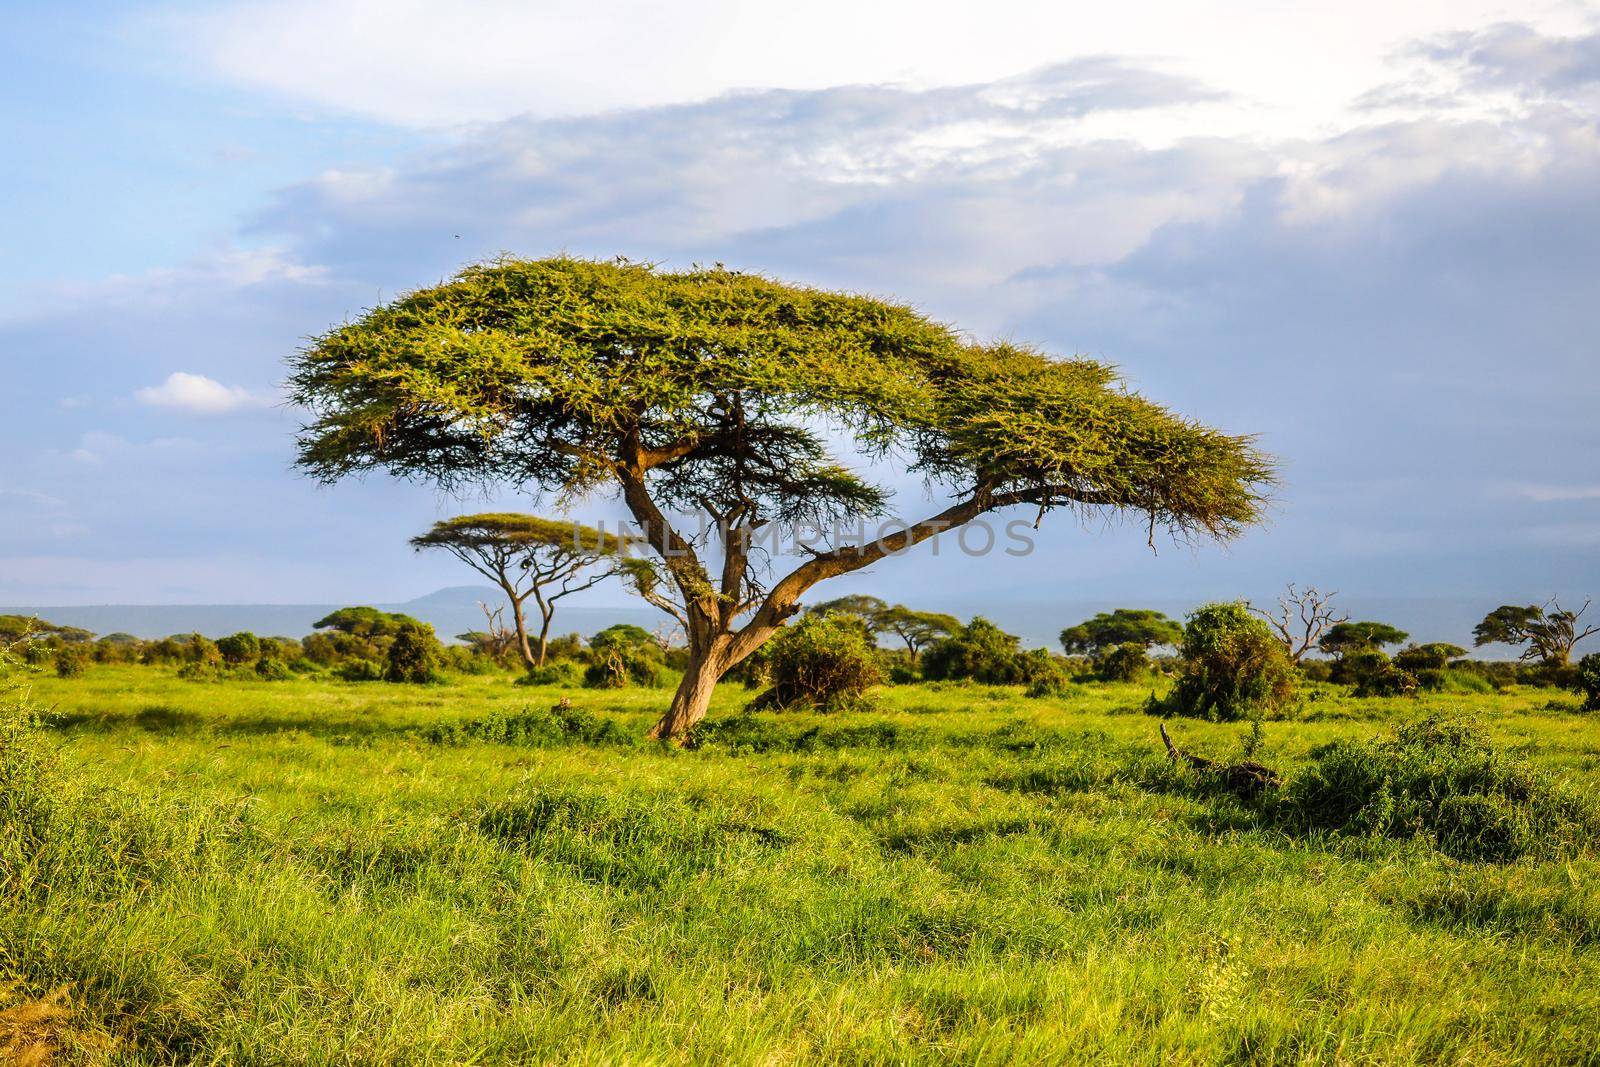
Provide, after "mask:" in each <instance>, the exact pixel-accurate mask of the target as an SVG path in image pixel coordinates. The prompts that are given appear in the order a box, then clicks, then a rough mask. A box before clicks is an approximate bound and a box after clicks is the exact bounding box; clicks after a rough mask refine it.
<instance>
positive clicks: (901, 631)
mask: <svg viewBox="0 0 1600 1067" xmlns="http://www.w3.org/2000/svg"><path fill="white" fill-rule="evenodd" d="M874 621H875V622H876V623H877V625H878V629H879V630H880V631H882V632H883V633H890V634H894V635H895V636H896V637H898V638H899V639H900V640H901V641H903V642H904V643H905V646H906V651H907V652H908V653H910V656H911V666H912V667H913V668H915V667H916V665H917V656H918V655H920V654H921V652H922V650H923V649H924V648H926V647H927V646H928V645H930V644H932V643H933V642H935V641H940V640H943V639H944V638H946V637H949V636H951V635H952V634H954V633H955V632H956V631H958V630H960V629H961V620H960V619H958V618H956V617H955V616H954V615H945V614H942V613H940V612H937V611H916V610H914V609H912V608H908V607H906V606H905V605H904V604H896V605H895V606H894V607H892V608H884V609H883V610H882V611H880V612H878V614H877V616H876V618H875V619H874Z"/></svg>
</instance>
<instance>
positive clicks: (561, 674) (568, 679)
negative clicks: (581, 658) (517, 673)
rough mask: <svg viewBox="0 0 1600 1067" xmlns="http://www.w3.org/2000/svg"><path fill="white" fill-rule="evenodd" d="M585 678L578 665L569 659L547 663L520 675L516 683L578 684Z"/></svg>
mask: <svg viewBox="0 0 1600 1067" xmlns="http://www.w3.org/2000/svg"><path fill="white" fill-rule="evenodd" d="M582 678H583V672H582V671H580V670H579V669H578V665H577V664H576V663H574V662H572V661H571V660H569V659H564V660H558V661H557V662H555V663H546V664H545V665H544V666H543V667H535V668H534V669H533V670H531V671H528V672H527V673H526V674H524V675H522V676H521V677H519V678H518V679H517V680H516V682H515V684H516V685H577V684H578V683H579V682H580V681H581V680H582Z"/></svg>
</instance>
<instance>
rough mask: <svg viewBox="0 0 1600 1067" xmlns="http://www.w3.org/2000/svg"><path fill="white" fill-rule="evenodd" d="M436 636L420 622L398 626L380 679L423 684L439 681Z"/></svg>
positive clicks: (438, 647)
mask: <svg viewBox="0 0 1600 1067" xmlns="http://www.w3.org/2000/svg"><path fill="white" fill-rule="evenodd" d="M439 653H440V646H439V639H438V638H437V637H435V636H433V627H431V626H428V625H426V624H424V623H420V622H408V623H404V624H402V625H401V626H400V628H399V629H398V630H397V631H396V632H395V634H394V640H393V642H391V643H390V645H389V652H388V654H387V656H386V658H385V660H384V668H383V680H384V681H386V682H409V683H412V684H416V685H424V684H427V683H429V682H437V681H439V678H440V675H439Z"/></svg>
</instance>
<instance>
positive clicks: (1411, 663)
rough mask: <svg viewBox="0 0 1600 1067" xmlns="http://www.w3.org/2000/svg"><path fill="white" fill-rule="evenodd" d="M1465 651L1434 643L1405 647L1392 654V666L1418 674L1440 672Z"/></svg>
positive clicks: (1458, 646) (1441, 642)
mask: <svg viewBox="0 0 1600 1067" xmlns="http://www.w3.org/2000/svg"><path fill="white" fill-rule="evenodd" d="M1466 654H1467V650H1466V649H1464V648H1462V647H1461V646H1460V645H1451V644H1446V643H1444V642H1443V641H1434V642H1432V643H1431V644H1426V645H1407V646H1406V647H1405V648H1402V649H1401V650H1400V651H1399V652H1396V653H1395V654H1394V665H1395V666H1396V667H1399V668H1400V669H1401V670H1403V671H1410V672H1411V673H1412V674H1420V673H1421V672H1422V671H1441V670H1444V669H1445V668H1446V667H1448V666H1450V661H1451V660H1456V659H1460V658H1461V657H1462V656H1465V655H1466Z"/></svg>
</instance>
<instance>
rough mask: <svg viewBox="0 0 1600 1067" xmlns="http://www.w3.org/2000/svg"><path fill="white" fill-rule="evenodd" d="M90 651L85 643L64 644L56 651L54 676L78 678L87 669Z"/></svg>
mask: <svg viewBox="0 0 1600 1067" xmlns="http://www.w3.org/2000/svg"><path fill="white" fill-rule="evenodd" d="M89 661H90V652H89V649H88V647H87V646H85V645H65V646H63V647H62V648H60V649H58V650H57V651H56V655H55V664H56V677H57V678H79V677H82V676H83V672H84V671H86V670H88V669H89Z"/></svg>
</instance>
